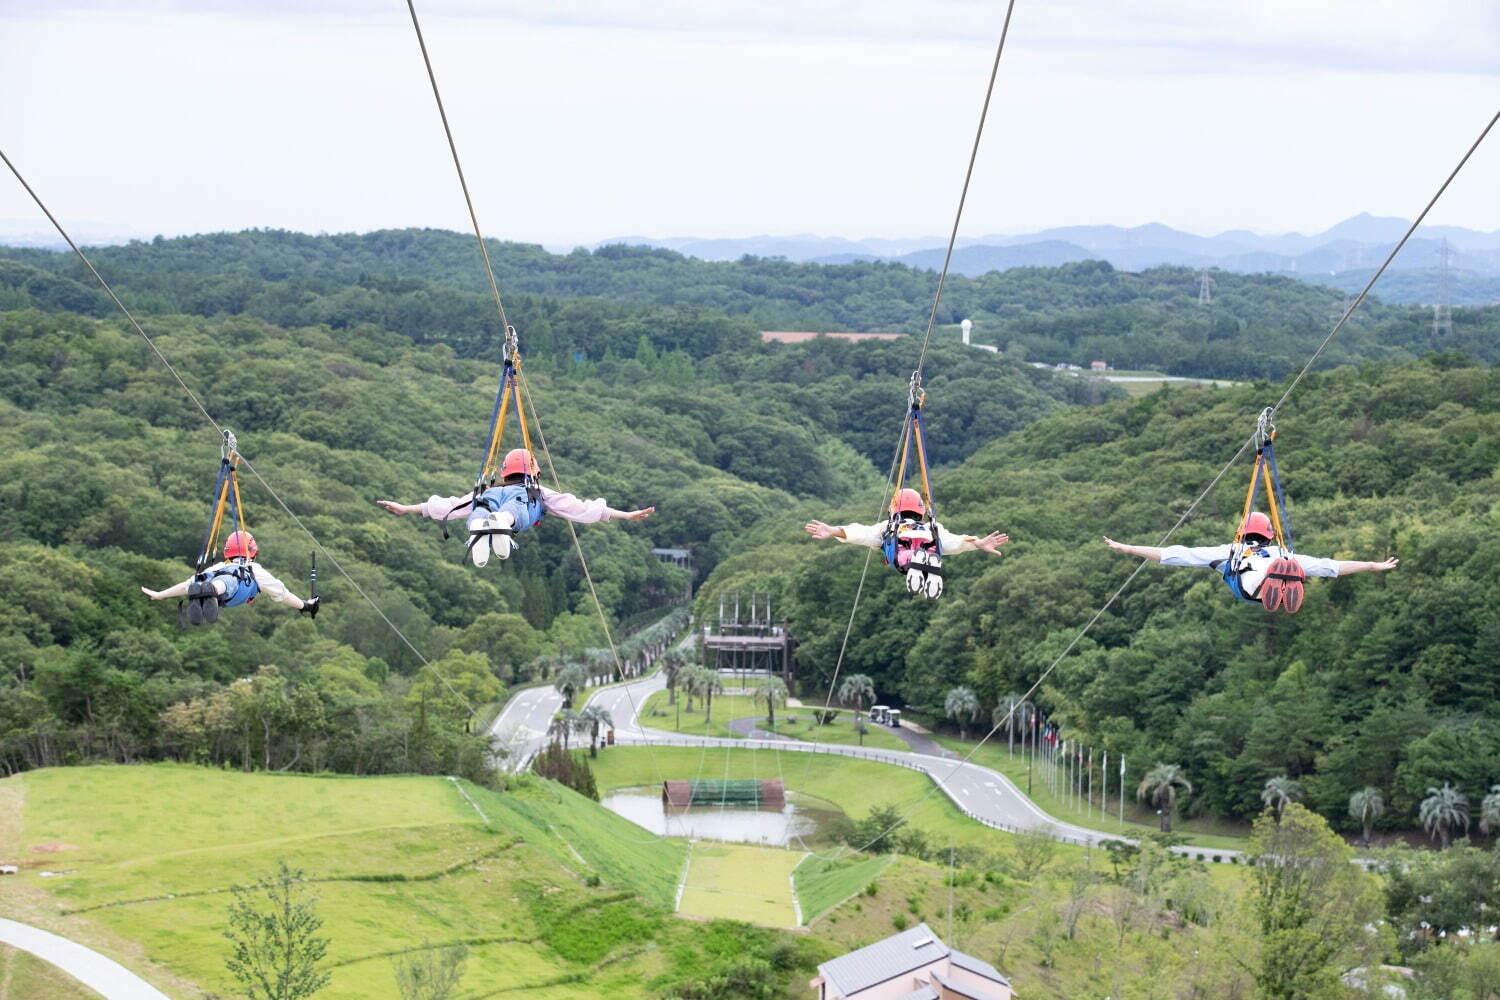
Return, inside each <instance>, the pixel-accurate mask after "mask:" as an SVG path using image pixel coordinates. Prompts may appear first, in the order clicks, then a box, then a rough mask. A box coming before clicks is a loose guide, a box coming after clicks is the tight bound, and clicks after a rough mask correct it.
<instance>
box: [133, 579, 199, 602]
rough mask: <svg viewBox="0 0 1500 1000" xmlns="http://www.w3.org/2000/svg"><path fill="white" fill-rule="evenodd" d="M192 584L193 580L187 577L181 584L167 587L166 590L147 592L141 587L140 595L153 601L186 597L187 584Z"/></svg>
mask: <svg viewBox="0 0 1500 1000" xmlns="http://www.w3.org/2000/svg"><path fill="white" fill-rule="evenodd" d="M192 582H193V578H192V577H188V578H187V579H186V580H183V581H182V582H181V583H178V584H174V585H172V586H170V587H168V588H167V589H166V590H148V589H147V588H145V587H142V588H141V593H143V594H145V595H146V596H147V597H149V598H151V599H152V600H153V601H164V600H166V599H167V598H169V597H186V596H187V592H188V584H190V583H192Z"/></svg>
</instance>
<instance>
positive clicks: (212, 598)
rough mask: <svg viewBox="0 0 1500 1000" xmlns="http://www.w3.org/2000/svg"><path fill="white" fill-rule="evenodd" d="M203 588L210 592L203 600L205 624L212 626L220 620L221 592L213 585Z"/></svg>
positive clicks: (206, 585)
mask: <svg viewBox="0 0 1500 1000" xmlns="http://www.w3.org/2000/svg"><path fill="white" fill-rule="evenodd" d="M203 586H204V587H205V588H206V589H207V590H208V595H207V596H206V597H204V598H203V624H205V625H212V624H213V623H214V622H216V621H218V620H219V592H218V591H217V590H214V585H213V584H211V583H205V584H204V585H203Z"/></svg>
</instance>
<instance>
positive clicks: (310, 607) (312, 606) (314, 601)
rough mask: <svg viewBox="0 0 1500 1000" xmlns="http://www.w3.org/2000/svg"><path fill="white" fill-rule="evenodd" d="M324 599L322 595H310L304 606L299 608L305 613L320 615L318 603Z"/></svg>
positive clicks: (314, 615) (303, 603)
mask: <svg viewBox="0 0 1500 1000" xmlns="http://www.w3.org/2000/svg"><path fill="white" fill-rule="evenodd" d="M322 600H323V598H321V597H309V598H308V599H307V600H305V601H303V602H302V607H300V608H298V609H297V610H298V611H300V612H302V613H303V614H304V615H311V616H312V617H314V618H316V617H318V605H319V603H320V602H321V601H322Z"/></svg>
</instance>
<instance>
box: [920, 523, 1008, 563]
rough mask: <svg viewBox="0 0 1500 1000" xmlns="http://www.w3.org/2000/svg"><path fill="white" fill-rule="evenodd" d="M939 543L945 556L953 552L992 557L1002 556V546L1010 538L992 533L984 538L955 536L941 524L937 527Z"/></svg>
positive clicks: (999, 533) (998, 533)
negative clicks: (983, 553)
mask: <svg viewBox="0 0 1500 1000" xmlns="http://www.w3.org/2000/svg"><path fill="white" fill-rule="evenodd" d="M937 529H938V541H939V543H941V544H942V546H943V553H944V554H945V555H947V554H950V553H953V552H975V551H978V552H988V553H990V554H991V555H997V556H998V555H999V554H1000V546H1002V545H1004V544H1005V543H1006V542H1008V541H1010V536H1009V535H1007V534H1005V533H1003V532H1000V531H992V532H990V533H989V534H988V535H985V536H984V537H983V538H980V537H979V536H977V535H955V534H954V533H953V532H951V531H949V530H948V529H947V528H945V527H943V525H942V524H941V523H939V524H938V526H937Z"/></svg>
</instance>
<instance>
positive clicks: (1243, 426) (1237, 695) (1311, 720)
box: [700, 355, 1500, 829]
mask: <svg viewBox="0 0 1500 1000" xmlns="http://www.w3.org/2000/svg"><path fill="white" fill-rule="evenodd" d="M1279 392H1280V387H1279V386H1273V385H1270V384H1258V385H1254V386H1247V387H1243V388H1238V389H1233V390H1220V391H1213V392H1180V391H1179V392H1171V391H1165V392H1162V393H1159V394H1156V395H1152V396H1147V397H1143V398H1140V399H1136V400H1131V401H1126V402H1116V403H1110V404H1107V405H1105V406H1102V407H1099V408H1096V409H1090V410H1086V411H1074V412H1072V413H1065V414H1060V415H1058V416H1056V417H1053V418H1049V419H1047V420H1045V421H1042V422H1040V423H1037V424H1033V425H1032V426H1031V427H1028V428H1026V429H1024V430H1022V431H1019V432H1017V433H1015V434H1012V435H1009V436H1008V437H1006V438H1004V439H1002V440H1000V441H997V442H995V443H993V444H991V445H989V446H987V447H985V448H983V449H981V450H980V451H979V452H978V453H977V454H975V455H974V456H973V457H972V458H970V459H969V460H968V461H967V462H966V463H964V464H963V465H962V466H961V467H958V468H955V469H950V470H948V471H947V472H946V473H945V474H943V475H940V476H939V477H938V480H937V483H936V486H935V489H936V492H937V497H938V502H939V505H940V514H941V516H942V518H943V520H944V521H945V522H946V523H948V524H949V525H950V526H951V527H953V528H954V529H955V530H961V531H971V532H980V531H988V530H991V529H1002V530H1005V531H1008V532H1009V533H1010V535H1011V538H1012V541H1011V543H1010V544H1009V545H1008V546H1007V547H1006V553H1007V554H1006V557H1005V558H1004V559H1000V560H997V559H994V558H992V557H989V556H985V555H983V554H972V555H970V554H965V555H959V556H954V557H951V558H950V559H948V560H945V566H946V567H947V568H949V570H950V572H951V574H952V575H951V577H950V579H949V584H948V593H947V594H946V595H945V596H944V598H943V599H942V600H941V601H938V602H927V601H914V600H912V599H910V598H908V597H907V595H906V594H905V592H904V589H903V586H902V583H901V581H900V580H898V579H896V578H895V576H894V574H890V573H888V572H885V571H884V570H883V568H882V569H881V571H880V572H877V573H874V574H872V578H871V580H870V581H869V582H867V584H866V589H865V593H864V596H863V599H862V600H861V602H860V604H859V611H858V614H857V616H856V618H855V620H854V626H853V638H852V639H851V642H850V646H849V651H848V654H847V657H846V659H845V662H844V666H843V670H844V671H845V672H846V673H849V672H861V673H866V674H869V675H871V676H872V677H873V678H875V680H876V682H877V685H878V686H879V688H880V692H881V695H882V696H883V697H890V698H896V699H902V700H905V701H906V702H907V703H908V704H909V705H912V706H916V707H920V708H923V709H925V710H926V711H927V712H928V713H929V714H931V715H932V716H933V717H935V718H938V719H941V718H942V716H943V707H942V706H943V699H944V694H945V692H946V691H948V690H949V689H950V688H952V687H953V686H956V685H960V684H962V685H967V686H970V687H972V688H973V689H974V690H975V691H976V692H977V693H978V694H979V697H980V702H981V704H982V705H983V706H984V713H983V717H985V718H988V716H989V710H990V708H992V707H993V706H995V705H997V704H999V703H1000V701H1001V699H1002V698H1004V697H1005V696H1006V695H1009V694H1012V693H1021V692H1024V691H1025V690H1027V689H1028V688H1029V687H1030V686H1031V684H1032V683H1033V682H1034V681H1035V680H1036V679H1037V677H1038V676H1040V673H1041V672H1042V671H1043V670H1044V669H1045V668H1046V667H1047V666H1048V665H1049V664H1050V663H1052V662H1053V660H1054V659H1055V658H1056V657H1057V656H1058V655H1059V654H1060V653H1061V652H1062V651H1063V649H1064V648H1065V647H1066V645H1067V643H1068V642H1069V641H1070V640H1071V639H1072V638H1073V637H1074V636H1075V635H1076V634H1077V633H1078V630H1079V629H1080V628H1081V627H1082V626H1083V625H1084V623H1085V622H1087V621H1088V619H1089V617H1090V615H1091V614H1092V613H1093V611H1094V610H1095V609H1096V608H1097V607H1098V606H1099V605H1101V604H1102V603H1103V602H1104V601H1105V599H1106V598H1107V597H1108V596H1109V595H1110V594H1111V593H1112V592H1113V591H1114V589H1115V588H1116V587H1117V586H1118V585H1119V584H1120V583H1121V582H1122V581H1123V580H1124V579H1125V577H1126V576H1127V575H1128V574H1129V573H1130V572H1131V570H1132V569H1134V568H1135V563H1136V562H1137V560H1136V559H1134V558H1133V557H1128V556H1123V555H1119V554H1116V553H1114V552H1111V551H1109V550H1108V549H1107V548H1106V547H1105V546H1104V545H1103V543H1102V541H1101V536H1102V535H1104V534H1108V535H1110V536H1111V537H1114V538H1118V539H1123V540H1128V541H1131V542H1135V543H1142V544H1155V543H1156V541H1157V539H1159V538H1160V537H1161V535H1162V533H1163V532H1165V531H1166V530H1167V529H1168V528H1169V527H1170V526H1171V525H1172V524H1173V523H1174V522H1175V521H1176V519H1177V518H1178V517H1179V516H1180V515H1181V514H1182V512H1183V511H1185V510H1186V508H1187V505H1188V504H1189V503H1190V502H1191V501H1192V499H1193V498H1194V497H1195V496H1197V494H1198V493H1199V491H1201V490H1202V489H1204V488H1205V487H1206V486H1207V485H1208V484H1209V482H1210V480H1211V479H1212V478H1213V476H1214V474H1215V473H1216V472H1217V471H1218V469H1219V468H1220V467H1221V466H1222V465H1223V464H1224V462H1226V461H1227V460H1228V459H1229V457H1230V456H1231V455H1233V454H1234V452H1235V449H1236V448H1237V447H1238V446H1239V445H1240V443H1241V442H1243V441H1244V440H1245V438H1246V437H1248V435H1249V433H1250V431H1251V430H1253V425H1254V416H1255V414H1256V412H1257V411H1258V409H1259V408H1260V407H1261V406H1263V405H1264V404H1266V403H1267V402H1268V401H1271V400H1274V399H1275V398H1276V396H1277V395H1279ZM929 405H930V406H932V407H937V406H940V405H941V404H940V401H938V400H933V401H931V402H930V403H929ZM1279 423H1280V447H1279V448H1278V452H1279V454H1280V456H1281V467H1282V473H1283V479H1284V483H1285V486H1286V489H1287V491H1288V495H1289V503H1290V504H1291V508H1290V509H1291V519H1292V523H1293V525H1294V528H1295V539H1296V543H1297V546H1298V548H1299V550H1300V551H1304V552H1307V553H1309V554H1315V555H1324V556H1332V557H1337V558H1343V559H1382V558H1385V557H1387V556H1390V555H1396V556H1399V557H1400V558H1401V560H1402V562H1401V565H1400V567H1399V569H1398V570H1396V571H1395V572H1392V573H1385V574H1362V575H1358V576H1353V577H1350V578H1347V579H1339V580H1333V581H1330V580H1313V581H1310V582H1309V584H1308V587H1307V592H1308V593H1307V602H1306V604H1305V606H1304V607H1303V609H1302V610H1301V612H1300V613H1298V614H1297V615H1296V616H1295V617H1288V616H1285V615H1274V616H1268V615H1266V614H1265V613H1264V612H1263V611H1262V610H1261V609H1259V608H1258V607H1255V606H1253V605H1249V604H1244V603H1240V602H1237V601H1235V600H1234V599H1233V598H1232V597H1231V595H1230V594H1229V592H1228V590H1227V588H1226V587H1225V586H1224V584H1223V582H1222V581H1221V580H1219V579H1218V577H1217V576H1216V575H1215V574H1214V573H1212V572H1211V571H1208V570H1191V569H1170V568H1164V567H1158V566H1150V567H1147V569H1146V570H1145V571H1144V572H1143V573H1142V574H1141V576H1140V577H1138V578H1137V579H1136V581H1135V582H1134V584H1133V586H1132V587H1131V588H1130V589H1129V590H1128V591H1127V592H1126V593H1125V594H1124V596H1123V597H1122V598H1121V600H1120V601H1119V602H1118V603H1117V604H1116V605H1115V606H1114V607H1113V608H1111V609H1110V611H1109V612H1108V613H1106V614H1105V615H1104V617H1103V618H1102V619H1101V620H1100V621H1099V623H1098V624H1097V625H1095V626H1094V628H1093V629H1092V630H1091V631H1090V632H1089V634H1088V636H1087V637H1085V638H1084V639H1083V640H1082V641H1081V642H1080V643H1079V644H1078V646H1077V648H1076V649H1075V650H1074V651H1073V652H1072V653H1071V654H1070V655H1069V656H1068V657H1066V658H1065V659H1063V661H1062V662H1061V664H1060V665H1059V667H1058V669H1057V670H1056V672H1055V673H1053V674H1052V675H1051V676H1050V677H1049V678H1048V679H1047V681H1046V683H1045V684H1044V686H1043V687H1042V689H1041V691H1040V692H1039V693H1038V695H1037V696H1036V700H1037V703H1038V705H1039V706H1040V707H1041V708H1042V709H1043V710H1044V711H1045V712H1046V714H1047V715H1048V716H1049V717H1052V718H1055V719H1057V720H1059V721H1061V722H1062V723H1063V724H1064V726H1065V727H1066V728H1068V729H1070V730H1071V731H1072V733H1073V735H1074V736H1081V737H1083V738H1085V739H1087V740H1091V741H1092V742H1095V743H1096V744H1098V745H1100V746H1108V747H1109V748H1110V749H1111V750H1112V751H1113V753H1114V754H1119V753H1124V754H1126V755H1127V756H1128V757H1129V759H1130V760H1131V762H1132V765H1131V766H1132V772H1133V773H1134V770H1135V767H1136V766H1137V765H1139V767H1140V768H1141V770H1142V771H1144V770H1146V769H1149V767H1150V766H1151V765H1152V764H1153V763H1155V762H1170V763H1176V764H1179V765H1181V766H1182V767H1183V768H1184V769H1185V771H1186V772H1187V774H1188V775H1189V776H1190V778H1191V781H1192V783H1193V788H1194V794H1193V796H1192V800H1191V803H1190V806H1189V808H1190V809H1192V810H1198V811H1205V812H1209V813H1215V814H1222V815H1230V816H1252V815H1254V814H1255V813H1257V812H1259V811H1260V808H1261V805H1262V801H1261V797H1260V793H1261V790H1262V787H1263V785H1264V783H1265V781H1266V780H1267V779H1268V778H1272V777H1276V776H1280V775H1288V776H1291V777H1292V778H1294V779H1299V780H1300V782H1301V784H1302V786H1303V788H1304V790H1305V791H1306V793H1307V796H1308V799H1307V800H1308V802H1309V804H1310V805H1312V806H1314V807H1315V808H1317V809H1318V810H1319V811H1321V812H1323V813H1324V814H1325V815H1327V816H1328V817H1330V819H1333V820H1334V821H1335V822H1339V823H1344V824H1351V823H1352V822H1353V821H1352V820H1351V819H1350V818H1349V817H1348V815H1347V809H1346V804H1347V803H1348V801H1349V797H1350V795H1351V794H1352V793H1353V792H1355V791H1358V790H1359V789H1361V788H1364V787H1367V786H1373V787H1376V788H1379V789H1381V790H1382V793H1383V794H1384V796H1385V800H1386V801H1387V802H1388V803H1390V804H1391V808H1390V810H1389V811H1388V813H1387V815H1386V817H1385V818H1384V820H1383V821H1382V822H1383V823H1384V824H1385V825H1386V826H1388V827H1392V828H1398V829H1399V828H1403V827H1408V826H1412V825H1415V810H1416V806H1417V804H1418V803H1419V801H1420V800H1421V799H1422V798H1423V797H1425V796H1426V794H1427V790H1428V789H1429V788H1430V787H1432V786H1442V785H1443V784H1444V783H1445V782H1451V783H1452V784H1453V786H1454V787H1455V788H1457V789H1459V790H1460V791H1462V792H1463V793H1464V794H1466V795H1467V796H1468V797H1469V799H1470V801H1471V802H1474V803H1478V801H1479V800H1480V799H1481V798H1482V797H1483V796H1484V795H1485V794H1486V793H1487V792H1488V790H1489V788H1490V786H1491V785H1494V784H1496V783H1497V782H1500V711H1497V708H1496V706H1497V704H1500V702H1497V696H1500V613H1497V612H1496V610H1495V608H1494V607H1493V602H1491V601H1490V600H1489V597H1488V595H1489V594H1490V593H1491V592H1492V590H1493V589H1494V588H1495V587H1496V586H1497V585H1500V570H1497V566H1500V549H1497V545H1500V542H1497V538H1500V534H1497V530H1496V529H1497V527H1500V521H1497V518H1500V481H1497V478H1496V472H1497V469H1500V374H1497V373H1496V372H1495V371H1494V370H1493V369H1491V368H1488V367H1483V366H1478V365H1475V364H1473V363H1472V362H1469V361H1467V360H1465V359H1463V358H1461V357H1457V356H1454V355H1434V356H1432V357H1429V358H1427V359H1425V360H1423V361H1418V362H1407V363H1402V364H1380V365H1376V364H1371V365H1366V366H1363V367H1360V368H1345V369H1340V370H1338V371H1335V372H1332V373H1329V374H1321V375H1314V376H1311V377H1309V378H1308V379H1307V380H1306V381H1304V382H1303V384H1302V385H1301V386H1300V387H1299V389H1298V390H1297V394H1296V395H1295V396H1294V397H1293V398H1292V400H1291V402H1290V403H1289V404H1288V406H1287V408H1286V409H1285V410H1284V411H1283V414H1282V418H1281V420H1280V421H1279ZM1248 478H1249V462H1248V459H1247V460H1246V461H1245V462H1243V463H1242V464H1241V465H1240V466H1239V467H1238V468H1237V469H1236V470H1235V472H1234V473H1233V474H1232V475H1230V476H1227V477H1226V478H1225V479H1224V480H1223V481H1221V482H1220V484H1219V485H1218V487H1217V488H1216V489H1215V490H1214V491H1213V492H1211V493H1210V494H1209V496H1208V498H1207V500H1206V501H1205V503H1204V505H1203V506H1202V507H1201V508H1200V509H1199V510H1198V511H1197V513H1196V514H1195V515H1194V516H1193V517H1192V518H1190V519H1189V520H1188V522H1187V523H1186V525H1185V526H1184V527H1183V528H1182V529H1181V530H1180V531H1179V532H1178V533H1177V535H1176V536H1175V537H1174V539H1173V541H1174V542H1178V543H1182V544H1190V545H1209V544H1215V543H1218V542H1222V541H1227V540H1228V539H1229V537H1230V536H1231V535H1232V532H1233V530H1234V523H1235V519H1236V518H1237V517H1238V511H1239V507H1240V504H1241V502H1242V501H1243V497H1244V491H1245V486H1246V484H1247V482H1248ZM873 507H874V505H873V504H872V503H870V502H868V501H866V502H862V503H860V504H858V505H849V506H846V507H844V508H842V509H840V510H839V511H837V512H835V513H837V514H839V515H840V516H841V517H842V519H844V520H846V521H848V520H863V521H868V520H869V519H870V518H871V515H872V514H873V513H874V511H873ZM776 538H781V539H783V540H785V539H786V538H787V535H786V533H785V532H783V531H781V530H780V529H778V528H776V527H774V526H770V525H763V526H762V527H761V528H760V529H759V530H758V534H757V536H756V537H755V538H753V539H751V540H749V541H748V542H747V545H746V547H745V549H744V551H742V552H741V553H737V554H736V555H734V556H732V557H731V558H730V559H729V560H727V561H726V562H725V563H724V564H722V565H721V566H720V568H719V570H718V571H717V573H716V574H715V576H714V577H713V578H711V579H710V581H709V584H708V587H707V588H706V589H705V591H704V592H703V594H702V596H700V608H706V607H707V606H708V605H710V604H711V603H712V602H713V600H714V598H715V594H716V593H717V592H718V591H719V590H721V589H727V588H728V589H732V588H746V587H748V586H750V585H751V584H752V583H754V584H755V585H757V586H759V587H760V588H761V589H771V590H773V591H774V592H776V593H777V594H778V595H779V596H780V597H781V598H782V605H781V606H782V609H783V611H785V612H787V613H788V614H789V616H790V618H791V622H792V628H793V630H794V632H795V633H796V634H797V636H798V637H799V639H800V641H801V645H800V657H801V662H802V664H803V665H804V666H805V667H808V668H811V669H812V670H813V671H814V672H816V674H817V680H816V682H813V681H811V680H810V681H809V682H808V683H809V687H810V688H811V687H816V686H819V685H826V683H827V677H828V675H829V673H830V672H831V669H832V666H833V664H834V662H835V660H836V658H837V652H838V646H839V642H840V640H841V638H842V636H843V633H844V627H845V623H846V621H847V620H848V618H849V614H850V607H851V602H852V600H853V594H854V591H855V588H856V585H857V581H858V577H859V573H860V570H861V566H862V559H861V557H860V555H859V553H858V552H856V551H851V550H850V549H848V548H846V547H843V546H839V545H837V544H836V543H831V542H822V543H815V542H810V541H809V542H804V543H801V544H796V545H793V544H787V543H785V541H784V542H783V544H782V545H780V546H779V547H775V549H774V551H775V554H774V555H772V554H771V552H772V550H773V539H776ZM875 565H876V567H880V562H879V559H878V557H877V559H876V563H875ZM1132 780H1138V777H1136V778H1134V779H1132Z"/></svg>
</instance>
